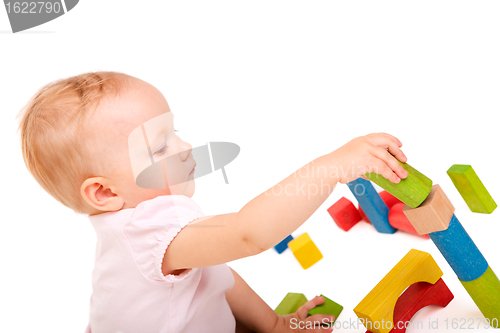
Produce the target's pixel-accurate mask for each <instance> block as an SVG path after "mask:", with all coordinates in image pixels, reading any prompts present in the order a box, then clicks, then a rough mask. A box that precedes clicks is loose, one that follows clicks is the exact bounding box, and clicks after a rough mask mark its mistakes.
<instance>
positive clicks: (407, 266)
mask: <svg viewBox="0 0 500 333" xmlns="http://www.w3.org/2000/svg"><path fill="white" fill-rule="evenodd" d="M442 275H443V272H442V271H441V269H440V268H439V266H438V265H437V263H436V262H435V261H434V259H433V258H432V256H431V255H430V254H429V253H427V252H422V251H419V250H415V249H412V250H410V252H408V253H407V254H406V255H405V256H404V257H403V259H401V260H400V261H399V262H398V263H397V264H396V266H394V268H393V269H391V270H390V271H389V273H387V275H386V276H385V277H384V278H383V279H382V280H381V281H380V282H379V283H378V284H377V285H376V286H375V288H373V289H372V290H371V291H370V292H369V293H368V295H366V297H365V298H364V299H363V300H362V301H361V302H360V303H359V304H358V305H357V306H356V307H355V308H354V312H355V313H356V315H357V316H358V317H359V318H360V319H362V320H363V323H364V325H365V327H366V328H367V329H369V330H370V331H372V332H376V333H387V332H389V331H390V330H391V329H390V328H387V326H386V325H381V323H382V320H383V321H384V322H387V321H390V322H392V323H394V321H393V313H394V307H395V305H396V301H397V300H398V298H399V296H400V295H401V293H402V292H403V291H404V290H405V289H406V288H407V287H408V286H410V285H412V284H414V283H416V282H422V281H423V282H428V283H431V284H435V283H436V282H437V281H438V280H439V279H440V278H441V276H442ZM377 327H378V328H377Z"/></svg>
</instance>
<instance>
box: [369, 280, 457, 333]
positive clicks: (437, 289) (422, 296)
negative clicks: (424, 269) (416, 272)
mask: <svg viewBox="0 0 500 333" xmlns="http://www.w3.org/2000/svg"><path fill="white" fill-rule="evenodd" d="M453 298H454V296H453V294H452V293H451V291H450V289H449V288H448V286H447V285H446V283H444V281H443V279H439V280H438V281H437V282H436V283H435V284H430V283H427V282H417V283H414V284H412V285H411V286H409V287H408V289H406V290H405V292H404V293H403V294H401V296H400V297H399V299H398V301H397V302H396V306H395V307H394V328H393V329H392V330H391V333H405V332H406V327H405V326H408V325H405V324H406V323H409V322H410V321H411V319H412V318H413V316H414V315H415V314H416V313H417V312H418V311H419V310H421V309H423V308H425V307H426V306H429V305H438V306H441V307H443V308H444V307H446V306H447V305H448V304H449V303H450V302H451V301H452V300H453ZM369 332H370V331H366V333H369Z"/></svg>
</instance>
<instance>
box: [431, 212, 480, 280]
mask: <svg viewBox="0 0 500 333" xmlns="http://www.w3.org/2000/svg"><path fill="white" fill-rule="evenodd" d="M429 237H430V238H431V239H432V241H433V242H434V244H436V246H437V248H438V249H439V251H441V254H442V255H443V257H444V258H445V259H446V261H448V264H450V266H451V268H453V271H455V274H457V276H458V279H459V280H460V281H464V282H468V281H472V280H475V279H477V278H479V277H480V276H481V275H483V274H484V272H486V270H487V269H488V262H487V261H486V259H484V257H483V255H482V254H481V251H479V249H478V248H477V246H476V244H474V242H473V241H472V239H471V238H470V236H469V234H467V231H465V229H464V227H463V226H462V224H461V223H460V221H459V220H458V219H457V218H456V216H455V215H453V217H452V218H451V221H450V225H449V226H448V229H446V230H443V231H437V232H432V233H430V234H429Z"/></svg>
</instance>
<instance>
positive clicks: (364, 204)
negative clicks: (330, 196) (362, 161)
mask: <svg viewBox="0 0 500 333" xmlns="http://www.w3.org/2000/svg"><path fill="white" fill-rule="evenodd" d="M347 186H349V189H350V190H351V192H352V194H354V196H355V197H356V200H358V202H359V205H360V206H361V208H362V209H363V211H364V212H365V215H366V217H368V219H369V220H370V222H371V223H372V224H373V226H374V227H375V229H377V231H378V232H381V233H384V234H393V233H395V232H396V230H397V229H396V228H393V227H392V226H391V225H390V224H389V208H387V205H386V204H385V202H384V200H382V198H381V197H380V195H379V194H378V193H377V190H375V187H373V185H372V183H371V182H370V181H368V180H364V179H363V178H358V179H356V180H353V181H352V182H349V183H347Z"/></svg>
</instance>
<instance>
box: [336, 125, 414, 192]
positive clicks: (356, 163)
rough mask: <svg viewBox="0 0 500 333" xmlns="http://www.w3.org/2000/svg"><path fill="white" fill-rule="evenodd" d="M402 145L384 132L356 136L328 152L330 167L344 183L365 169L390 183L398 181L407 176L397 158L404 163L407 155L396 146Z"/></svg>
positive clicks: (358, 175)
mask: <svg viewBox="0 0 500 333" xmlns="http://www.w3.org/2000/svg"><path fill="white" fill-rule="evenodd" d="M402 145H403V144H402V143H401V141H399V140H398V139H397V138H395V137H393V136H392V135H389V134H386V133H374V134H368V135H365V136H360V137H358V138H355V139H353V140H351V141H349V142H348V143H346V144H345V145H343V146H342V147H340V148H339V149H337V150H335V151H333V152H331V153H330V156H331V157H332V167H334V168H337V170H334V171H335V173H336V174H333V175H334V176H338V179H339V182H340V183H342V184H345V183H348V182H350V181H353V180H355V179H357V178H359V177H361V176H363V175H364V174H366V173H369V172H375V173H378V174H380V175H382V176H384V177H385V178H387V179H389V180H390V181H391V182H393V183H399V181H400V179H401V178H406V177H407V176H408V173H407V172H406V170H405V169H403V167H402V166H401V165H400V164H399V163H398V161H397V160H396V158H397V159H398V160H400V161H401V162H403V163H406V160H407V158H406V156H405V154H403V152H402V151H401V150H400V149H399V148H400V147H401V146H402ZM395 157H396V158H395ZM365 179H366V178H365Z"/></svg>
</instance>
